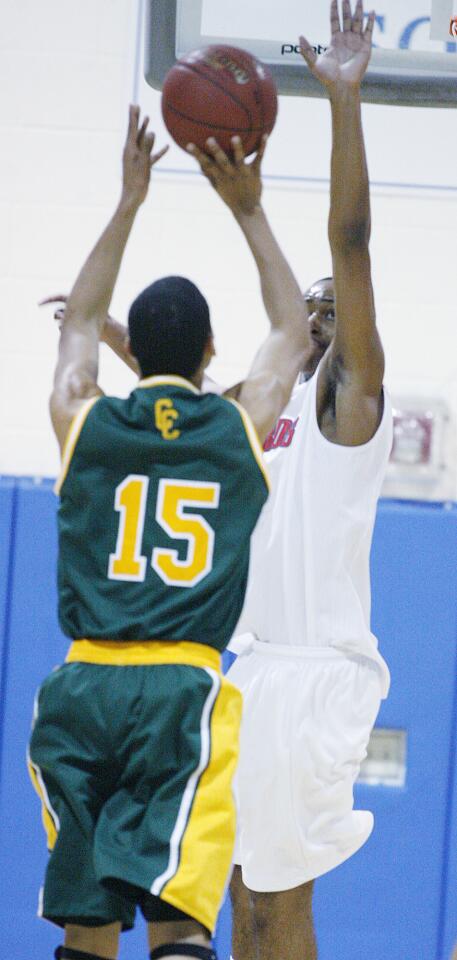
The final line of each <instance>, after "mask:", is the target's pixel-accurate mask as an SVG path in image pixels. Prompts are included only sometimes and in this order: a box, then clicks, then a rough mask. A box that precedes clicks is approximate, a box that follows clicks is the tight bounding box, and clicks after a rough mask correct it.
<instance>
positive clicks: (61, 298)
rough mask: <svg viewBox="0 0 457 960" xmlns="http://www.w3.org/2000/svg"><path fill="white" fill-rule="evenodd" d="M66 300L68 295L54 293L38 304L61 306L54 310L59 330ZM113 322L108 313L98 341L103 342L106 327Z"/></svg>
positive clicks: (42, 305) (41, 305)
mask: <svg viewBox="0 0 457 960" xmlns="http://www.w3.org/2000/svg"><path fill="white" fill-rule="evenodd" d="M67 300H68V295H67V294H66V293H55V294H53V296H52V297H45V298H44V300H40V302H39V304H38V306H39V307H46V306H47V305H48V304H49V303H61V304H62V306H61V307H57V308H56V309H55V310H54V320H56V322H57V326H58V328H59V330H61V329H62V324H63V319H64V316H65V304H66V302H67ZM115 322H116V321H115V320H114V319H113V317H112V316H111V315H110V314H109V313H108V315H107V317H106V320H105V323H104V326H103V328H102V330H101V332H100V341H101V342H105V333H106V332H107V329H108V327H109V324H110V323H115Z"/></svg>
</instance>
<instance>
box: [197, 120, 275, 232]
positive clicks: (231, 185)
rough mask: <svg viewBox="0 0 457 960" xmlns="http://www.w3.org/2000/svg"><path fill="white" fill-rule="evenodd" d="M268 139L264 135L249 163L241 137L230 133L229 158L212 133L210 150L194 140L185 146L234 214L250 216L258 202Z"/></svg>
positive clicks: (209, 142) (208, 142) (208, 143)
mask: <svg viewBox="0 0 457 960" xmlns="http://www.w3.org/2000/svg"><path fill="white" fill-rule="evenodd" d="M267 140H268V137H267V136H266V135H264V136H263V137H262V142H261V144H260V147H259V149H258V151H257V153H256V155H255V157H254V159H253V160H251V162H250V163H246V160H245V156H244V151H243V147H242V143H241V139H240V137H232V154H233V156H232V157H231V158H229V157H228V156H227V154H226V153H224V151H223V150H222V147H220V146H219V144H218V142H217V140H215V139H214V138H213V137H210V139H209V140H207V142H206V147H207V150H208V151H209V153H203V151H202V150H199V149H198V147H196V146H195V144H193V143H189V144H188V146H187V150H188V152H189V153H191V154H192V156H193V157H195V159H196V160H197V162H198V163H199V164H200V169H201V171H202V173H204V175H205V177H207V179H208V180H209V182H210V183H211V185H212V186H213V187H214V189H215V190H216V192H217V193H218V194H219V196H220V197H221V199H222V200H223V201H224V203H226V204H227V206H228V207H230V210H232V212H233V213H234V215H235V216H243V215H244V216H251V215H252V214H253V213H254V212H255V211H256V210H257V209H258V208H259V206H260V198H261V196H262V178H261V164H262V158H263V155H264V153H265V148H266V145H267Z"/></svg>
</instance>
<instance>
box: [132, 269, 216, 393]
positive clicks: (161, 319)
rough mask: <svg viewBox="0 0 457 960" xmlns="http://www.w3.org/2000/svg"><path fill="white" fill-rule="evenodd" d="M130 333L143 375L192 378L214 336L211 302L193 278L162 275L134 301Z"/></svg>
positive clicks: (134, 352) (133, 349) (133, 350)
mask: <svg viewBox="0 0 457 960" xmlns="http://www.w3.org/2000/svg"><path fill="white" fill-rule="evenodd" d="M129 335H130V345H131V350H132V353H133V355H134V356H135V357H136V359H137V360H138V363H139V366H140V370H141V375H142V376H143V377H150V376H154V375H155V374H161V373H162V374H168V373H171V374H177V375H178V376H181V377H186V379H189V377H192V376H193V375H194V373H195V372H196V371H197V370H198V368H199V366H200V364H201V362H202V359H203V353H204V349H205V345H206V343H207V341H208V337H209V336H211V321H210V315H209V307H208V304H207V302H206V300H205V298H204V296H203V295H202V294H201V293H200V291H199V289H198V287H196V286H195V284H194V283H192V282H191V280H187V279H186V278H185V277H162V278H161V279H160V280H156V281H155V283H151V285H150V286H149V287H146V289H145V290H143V291H142V292H141V293H140V294H138V296H137V298H136V300H134V301H133V303H132V306H131V307H130V310H129Z"/></svg>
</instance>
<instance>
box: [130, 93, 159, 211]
mask: <svg viewBox="0 0 457 960" xmlns="http://www.w3.org/2000/svg"><path fill="white" fill-rule="evenodd" d="M148 123H149V117H144V119H143V121H142V123H141V125H140V108H139V107H137V106H130V107H129V125H128V130H127V139H126V141H125V146H124V152H123V155H122V200H123V201H125V202H127V203H129V204H133V206H140V204H141V203H143V200H145V199H146V196H147V192H148V188H149V180H150V176H151V169H152V167H153V166H155V164H156V163H157V161H158V160H160V158H161V157H163V155H164V153H166V152H167V150H168V147H162V150H159V151H158V152H157V153H153V152H152V151H153V149H154V142H155V133H150V132H148Z"/></svg>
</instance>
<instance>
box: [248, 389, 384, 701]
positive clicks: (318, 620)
mask: <svg viewBox="0 0 457 960" xmlns="http://www.w3.org/2000/svg"><path fill="white" fill-rule="evenodd" d="M317 379H318V377H317V373H315V374H314V376H313V377H311V379H310V380H308V381H307V382H305V383H302V384H299V385H298V386H297V387H295V389H294V391H293V393H292V396H291V398H290V401H289V403H288V405H287V407H286V409H285V410H284V412H283V414H282V416H281V417H280V419H279V421H278V423H277V425H276V427H275V429H274V430H273V431H272V433H271V434H270V435H269V437H268V438H267V440H266V442H265V451H266V452H265V459H266V462H267V465H268V471H269V474H270V478H271V485H272V489H271V493H270V497H269V499H268V501H267V503H266V504H265V506H264V508H263V511H262V514H261V516H260V520H259V522H258V524H257V527H256V529H255V531H254V535H253V537H252V540H251V560H250V567H249V571H250V572H249V580H248V589H247V593H246V599H245V605H244V608H243V613H242V615H241V619H240V621H239V623H238V627H237V630H236V633H235V637H236V636H237V635H238V634H241V633H246V632H249V633H251V634H254V636H255V637H256V638H257V639H258V640H260V641H262V642H264V643H271V644H287V645H291V646H303V645H305V646H309V647H314V648H316V647H333V648H336V649H339V650H342V651H346V652H347V653H348V654H362V655H363V656H366V657H369V658H371V659H372V660H375V661H376V662H377V663H378V665H379V667H380V669H381V671H382V674H383V695H384V696H386V695H387V691H388V687H389V671H388V669H387V666H386V664H385V662H384V660H383V659H382V657H381V655H380V654H379V652H378V649H377V640H376V637H375V636H374V635H373V634H372V633H371V631H370V574H369V556H370V547H371V539H372V533H373V526H374V520H375V514H376V504H377V500H378V497H379V494H380V491H381V484H382V481H383V477H384V473H385V469H386V466H387V462H388V458H389V454H390V450H391V446H392V411H391V405H390V401H389V398H388V396H387V394H386V393H385V394H384V412H383V416H382V420H381V423H380V425H379V427H378V429H377V431H376V434H375V435H374V437H373V438H372V439H371V440H370V441H369V442H368V443H365V444H363V445H360V446H356V447H346V446H341V445H339V444H336V443H331V442H329V441H328V440H326V439H325V437H324V436H323V435H322V433H321V431H320V429H319V425H318V422H317V416H316V389H317ZM230 647H231V649H234V650H235V651H236V652H237V647H238V649H239V645H237V641H236V639H235V640H234V641H233V640H232V642H231V645H230Z"/></svg>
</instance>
